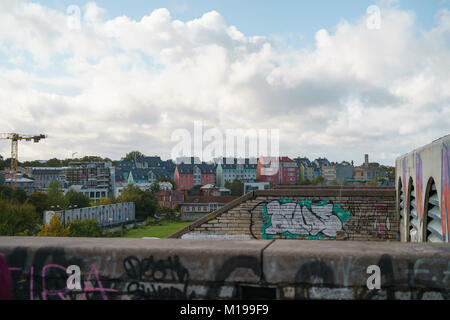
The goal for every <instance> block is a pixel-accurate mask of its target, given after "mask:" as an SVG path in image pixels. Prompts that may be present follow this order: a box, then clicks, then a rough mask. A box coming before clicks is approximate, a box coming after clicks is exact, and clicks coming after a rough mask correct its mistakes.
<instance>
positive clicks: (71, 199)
mask: <svg viewBox="0 0 450 320" xmlns="http://www.w3.org/2000/svg"><path fill="white" fill-rule="evenodd" d="M64 197H65V198H66V202H67V203H68V205H69V207H72V208H87V207H90V203H89V202H90V201H91V200H90V198H89V197H88V196H86V195H84V194H82V193H79V192H76V191H74V190H69V191H68V192H67V193H66V195H65V196H64Z"/></svg>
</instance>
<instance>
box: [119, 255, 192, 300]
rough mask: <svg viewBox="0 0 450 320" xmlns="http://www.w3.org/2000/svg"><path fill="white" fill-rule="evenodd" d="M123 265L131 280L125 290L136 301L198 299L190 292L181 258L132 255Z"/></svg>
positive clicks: (187, 273)
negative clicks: (138, 256)
mask: <svg viewBox="0 0 450 320" xmlns="http://www.w3.org/2000/svg"><path fill="white" fill-rule="evenodd" d="M123 266H124V268H125V272H126V276H127V280H128V284H127V285H126V291H127V293H128V294H130V295H132V299H133V300H154V299H157V300H166V299H178V300H180V299H188V298H189V299H193V298H195V292H191V293H190V294H188V292H187V288H188V284H189V271H188V270H187V269H186V268H185V267H184V266H183V265H182V264H181V263H180V259H179V257H178V256H175V257H168V258H167V259H162V260H157V259H154V257H153V256H152V257H149V258H145V259H140V258H137V257H134V256H130V257H127V258H125V260H124V261H123Z"/></svg>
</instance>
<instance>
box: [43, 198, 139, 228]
mask: <svg viewBox="0 0 450 320" xmlns="http://www.w3.org/2000/svg"><path fill="white" fill-rule="evenodd" d="M55 213H56V214H58V215H59V218H60V220H61V222H63V223H64V224H68V223H70V222H71V221H73V220H87V219H95V220H97V221H98V223H99V224H100V225H102V226H106V225H111V224H116V223H122V222H127V221H130V222H131V221H134V220H135V207H134V203H133V202H126V203H117V204H110V205H106V206H97V207H88V208H80V209H72V210H63V211H56V212H55V211H45V214H44V223H46V224H47V223H49V222H50V219H51V218H52V217H53V215H54V214H55Z"/></svg>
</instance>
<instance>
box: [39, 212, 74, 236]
mask: <svg viewBox="0 0 450 320" xmlns="http://www.w3.org/2000/svg"><path fill="white" fill-rule="evenodd" d="M69 232H70V227H64V226H63V224H62V223H61V221H60V220H59V216H58V215H57V214H54V215H53V217H52V218H51V219H50V222H49V223H48V224H45V225H43V226H41V231H40V232H39V234H38V237H67V236H68V235H69Z"/></svg>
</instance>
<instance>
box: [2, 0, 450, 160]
mask: <svg viewBox="0 0 450 320" xmlns="http://www.w3.org/2000/svg"><path fill="white" fill-rule="evenodd" d="M389 3H390V2H389ZM82 11H83V12H82V14H81V15H80V19H81V20H80V22H81V29H80V30H74V29H73V28H70V25H69V24H68V23H67V16H66V13H65V12H59V11H55V10H51V9H48V8H46V7H44V6H42V5H39V4H33V3H28V2H24V1H15V2H13V3H12V4H11V3H9V2H8V3H7V4H6V2H4V1H1V2H0V56H4V57H6V59H7V61H10V62H9V64H4V65H3V64H2V63H1V62H0V101H1V105H0V112H1V114H2V117H1V118H0V126H1V127H2V128H4V129H2V131H18V132H24V133H41V132H43V133H47V134H49V139H48V140H46V141H44V142H42V143H41V144H40V145H26V144H23V152H21V157H22V159H32V158H50V157H54V156H57V157H64V156H67V155H68V154H69V153H70V152H72V151H77V152H78V153H79V155H83V154H84V155H86V154H90V155H92V154H99V155H102V156H109V157H112V158H120V157H121V156H123V155H124V154H125V153H126V152H127V151H129V150H132V149H139V150H141V151H143V152H144V153H147V154H160V155H162V156H163V157H168V156H169V155H170V150H171V148H172V147H173V146H174V143H171V142H170V136H171V133H172V131H173V130H175V129H177V128H187V129H189V130H192V127H193V121H194V120H204V121H205V124H206V125H208V126H215V127H218V128H220V129H222V130H225V129H227V128H255V129H259V128H280V129H281V140H282V141H281V143H280V146H281V152H282V153H284V154H287V155H290V156H296V155H310V156H311V157H312V156H315V155H325V156H328V157H329V158H330V159H332V160H343V159H348V160H355V161H356V162H357V163H358V162H360V161H361V162H362V155H363V154H364V153H370V154H371V155H372V160H380V161H383V162H385V163H388V164H389V163H390V164H393V160H394V158H395V157H396V156H397V155H399V154H401V153H404V152H406V151H409V150H410V149H413V148H415V147H417V146H418V145H420V144H426V143H428V142H430V141H431V140H433V139H434V138H437V137H439V136H441V135H444V134H446V133H448V128H450V120H449V119H450V118H449V117H448V113H449V109H450V91H449V90H448V88H450V77H449V74H448V70H450V44H449V42H448V39H449V38H450V37H449V35H450V13H449V12H448V11H447V10H444V11H441V12H439V13H438V15H437V25H436V27H435V28H434V29H432V30H427V31H422V32H421V33H418V31H417V26H416V22H415V17H414V14H413V13H412V12H406V11H401V10H399V9H397V8H394V7H393V6H392V5H391V4H390V5H388V6H387V7H386V8H385V9H382V19H383V21H382V28H381V29H380V30H369V29H367V27H366V23H365V18H366V16H365V15H364V13H363V14H362V15H361V19H359V20H358V21H355V22H347V21H342V22H340V23H339V24H338V25H337V26H336V28H335V30H333V31H330V30H318V31H317V33H316V37H315V39H316V48H314V49H313V50H307V49H304V50H298V51H292V50H290V51H289V52H281V51H280V50H278V49H277V47H276V44H275V43H273V42H271V41H270V40H269V39H268V38H265V37H251V36H247V35H244V34H242V33H241V32H240V31H239V29H238V26H237V27H236V26H229V25H228V24H227V23H226V21H225V19H224V17H222V16H221V15H220V13H218V12H215V11H213V12H208V13H205V14H204V15H203V16H202V17H200V18H198V19H194V20H192V21H187V22H183V21H179V20H174V19H173V18H172V17H171V15H170V12H169V11H168V10H167V9H158V10H155V11H153V12H152V13H151V14H149V15H146V16H144V17H143V18H142V19H141V20H140V21H134V20H131V19H130V18H128V17H126V16H121V17H115V18H113V19H110V20H107V19H105V16H106V15H105V10H104V9H102V8H99V7H98V6H97V5H96V4H95V3H89V4H88V5H86V6H85V7H84V8H82ZM27 57H32V59H33V60H32V61H31V65H32V67H31V68H30V61H29V60H30V59H28V58H27ZM55 69H56V71H55ZM42 72H44V73H45V72H46V75H45V76H44V75H42ZM444 114H446V115H447V116H446V117H443V115H444ZM21 148H22V145H21ZM8 152H9V148H8V145H7V143H6V142H5V143H1V144H0V153H1V154H3V155H7V154H8Z"/></svg>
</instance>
